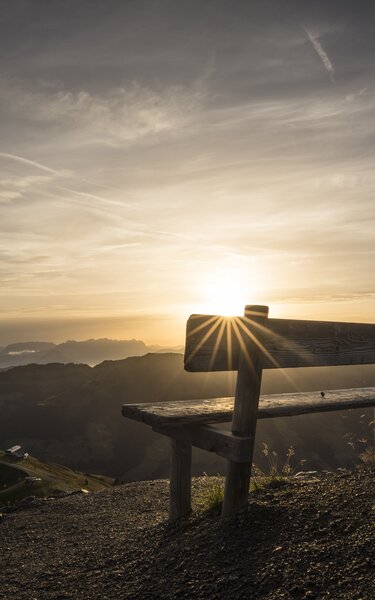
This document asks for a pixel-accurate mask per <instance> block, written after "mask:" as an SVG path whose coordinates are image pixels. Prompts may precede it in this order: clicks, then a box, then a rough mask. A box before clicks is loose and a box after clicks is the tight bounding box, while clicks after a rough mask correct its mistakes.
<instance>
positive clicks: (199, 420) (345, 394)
mask: <svg viewBox="0 0 375 600" xmlns="http://www.w3.org/2000/svg"><path fill="white" fill-rule="evenodd" d="M233 406H234V398H232V397H226V398H210V399H208V400H180V401H177V402H159V403H157V404H148V403H142V404H124V405H123V407H122V414H123V415H124V417H128V418H130V419H134V420H136V421H141V422H142V423H146V424H147V425H150V426H151V427H153V428H155V429H160V428H163V429H164V428H166V427H172V428H176V427H182V426H183V427H186V426H194V425H206V424H210V423H226V422H228V421H231V420H232V416H233ZM369 406H375V387H365V388H353V389H343V390H328V391H325V392H324V397H322V395H321V393H320V392H298V393H292V394H267V395H261V396H260V401H259V408H258V419H264V418H272V417H292V416H295V415H300V414H304V413H313V412H325V411H334V410H344V409H349V408H366V407H369Z"/></svg>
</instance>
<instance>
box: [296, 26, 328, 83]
mask: <svg viewBox="0 0 375 600" xmlns="http://www.w3.org/2000/svg"><path fill="white" fill-rule="evenodd" d="M304 30H305V32H306V35H307V37H308V38H309V40H310V42H311V43H312V45H313V46H314V49H315V50H316V52H317V54H318V56H319V58H320V59H321V61H322V63H323V65H324V67H325V69H326V71H327V72H328V74H329V77H330V79H331V81H332V83H335V69H334V66H333V64H332V62H331V60H330V58H329V56H328V54H327V52H326V51H325V50H324V48H323V46H322V45H321V43H320V41H319V35H318V34H317V33H315V32H312V31H310V30H309V29H306V27H304Z"/></svg>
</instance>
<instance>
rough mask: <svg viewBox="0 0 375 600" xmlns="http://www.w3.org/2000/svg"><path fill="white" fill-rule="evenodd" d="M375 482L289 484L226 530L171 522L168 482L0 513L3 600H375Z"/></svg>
mask: <svg viewBox="0 0 375 600" xmlns="http://www.w3.org/2000/svg"><path fill="white" fill-rule="evenodd" d="M374 475H375V473H374V471H370V470H364V471H356V472H350V473H340V474H335V475H326V476H321V477H319V478H313V479H310V480H296V479H293V480H291V481H290V483H288V484H287V485H285V486H283V487H281V488H278V489H275V490H268V491H263V492H261V493H257V494H255V495H252V497H251V500H250V502H249V505H248V507H247V508H246V509H245V510H243V511H241V512H240V513H238V515H237V516H236V517H235V518H234V519H232V520H230V521H227V522H225V523H220V521H219V519H218V513H217V512H215V511H214V512H210V513H203V514H202V513H194V515H193V516H192V517H191V518H190V519H189V520H186V521H180V522H176V523H174V524H168V523H167V522H166V518H167V512H166V511H167V506H168V483H167V482H166V481H149V482H141V483H131V484H126V485H123V486H119V487H117V488H113V489H110V490H106V491H103V492H98V493H95V494H90V495H76V496H70V497H67V498H61V499H58V500H57V499H56V500H48V501H35V502H34V503H31V505H30V506H29V507H24V508H22V509H19V510H16V511H15V512H11V513H5V514H3V516H2V518H0V566H1V569H0V599H1V600H5V599H6V600H24V599H25V600H26V599H27V600H50V599H51V600H52V599H54V600H57V599H59V600H62V599H68V598H70V599H72V598H74V599H77V600H80V599H85V600H91V599H92V600H96V599H99V598H100V600H112V599H126V598H131V599H134V600H147V599H158V598H160V599H161V598H169V599H172V598H176V599H177V598H178V599H180V598H185V599H203V598H204V599H209V600H211V599H221V598H225V599H230V600H232V599H233V600H237V599H249V600H253V599H257V598H262V599H265V600H280V599H299V598H301V599H302V598H306V599H307V598H309V599H311V598H316V599H319V600H320V599H325V598H330V599H335V600H338V599H340V600H341V599H343V600H345V599H350V600H353V599H356V600H360V599H362V600H374V598H375V567H374V562H373V561H374V555H375V526H374V523H375V487H374ZM209 484H210V479H209V478H201V479H196V480H194V488H195V492H196V493H199V491H200V490H202V488H203V487H204V486H206V485H209Z"/></svg>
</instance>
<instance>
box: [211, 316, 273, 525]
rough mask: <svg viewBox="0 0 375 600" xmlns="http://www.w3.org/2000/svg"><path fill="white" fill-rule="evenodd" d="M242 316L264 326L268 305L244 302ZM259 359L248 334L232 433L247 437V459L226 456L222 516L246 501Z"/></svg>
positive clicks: (257, 348)
mask: <svg viewBox="0 0 375 600" xmlns="http://www.w3.org/2000/svg"><path fill="white" fill-rule="evenodd" d="M245 316H249V317H251V319H252V322H255V323H256V324H257V325H259V326H260V327H263V328H264V326H265V325H266V322H267V318H268V306H246V307H245ZM262 363H263V357H262V352H261V342H260V343H257V341H256V339H255V338H252V337H250V336H248V337H247V338H246V340H244V342H243V344H241V352H240V357H239V363H238V375H237V384H236V394H235V397H234V408H233V420H232V433H233V435H238V436H242V437H245V438H248V439H249V444H248V445H249V453H250V456H249V461H248V462H238V461H236V460H231V459H229V460H228V466H227V475H226V478H225V489H224V501H223V507H222V512H221V516H222V517H223V518H225V517H229V516H231V515H233V514H234V513H235V512H236V511H238V510H239V509H240V508H242V507H243V506H244V505H246V504H247V500H248V496H249V485H250V476H251V466H252V460H253V452H254V441H255V432H256V426H257V416H258V404H259V396H260V386H261V383H262Z"/></svg>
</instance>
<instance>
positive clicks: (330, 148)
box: [0, 0, 375, 344]
mask: <svg viewBox="0 0 375 600" xmlns="http://www.w3.org/2000/svg"><path fill="white" fill-rule="evenodd" d="M203 4H204V6H202V3H199V2H194V1H193V2H189V3H171V2H167V1H166V2H161V3H157V8H156V4H155V3H153V2H151V0H150V1H149V2H147V1H142V2H139V3H126V2H120V1H116V0H109V1H108V2H106V3H95V5H93V4H92V3H90V2H88V1H86V0H83V1H82V2H78V3H73V2H70V1H69V0H68V1H67V2H66V3H65V9H63V8H62V4H60V3H54V2H43V1H41V2H37V3H30V2H21V1H18V0H15V1H14V2H13V3H6V4H4V7H3V6H2V8H1V11H2V25H1V27H2V28H3V31H2V34H1V39H2V44H3V48H4V51H3V52H2V55H1V58H0V67H1V71H0V72H1V78H0V107H1V111H2V122H3V132H2V136H1V143H0V235H1V239H0V254H1V271H0V277H1V287H0V310H1V317H0V344H5V343H9V342H11V341H17V340H23V339H24V340H26V339H35V338H36V337H37V338H38V339H40V340H42V339H49V340H52V341H63V340H65V339H67V338H76V339H82V338H87V337H103V336H107V337H116V338H129V337H137V338H141V339H144V340H145V341H146V342H149V343H162V344H167V343H168V344H178V343H182V342H183V338H184V324H185V321H186V318H187V316H188V315H189V314H190V313H193V312H207V313H219V314H242V312H243V306H244V304H252V303H260V304H268V305H270V307H271V308H270V315H271V316H288V317H292V318H299V317H300V318H302V317H304V318H317V319H336V320H340V319H341V320H353V321H369V322H371V321H372V322H373V321H374V306H375V287H374V274H373V273H374V252H375V244H374V225H375V223H374V220H375V219H374V217H375V203H374V172H375V170H374V153H373V151H372V145H373V136H374V123H375V119H374V101H373V95H374V91H373V88H372V83H371V82H372V81H373V69H374V66H373V53H372V51H370V49H371V44H373V34H372V29H371V23H372V16H374V15H371V14H370V13H373V10H372V9H371V8H369V14H367V15H366V14H364V13H365V12H366V11H364V12H363V11H361V14H359V13H358V14H357V13H356V12H355V11H356V9H355V8H354V5H350V3H346V2H340V3H339V2H335V1H334V2H332V3H329V6H327V4H328V3H323V2H319V1H318V2H314V3H308V4H307V3H306V4H304V8H303V10H302V7H301V3H293V2H291V3H290V6H289V10H286V11H285V14H283V15H282V16H281V15H280V10H279V7H280V3H278V2H276V0H275V2H274V3H272V2H270V3H266V4H265V3H263V2H253V3H249V2H243V3H242V2H238V3H237V5H236V6H237V8H236V11H233V8H232V4H231V3H229V2H225V1H220V0H219V1H218V2H214V3H213V2H210V1H208V2H206V3H203ZM68 5H69V6H68ZM188 6H189V10H188V9H187V7H188ZM38 27H43V30H44V31H48V32H50V34H49V35H45V36H41V35H40V31H39V29H38Z"/></svg>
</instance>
